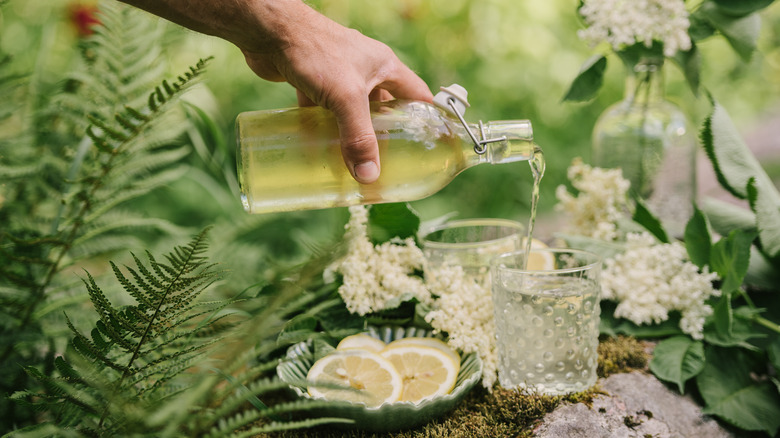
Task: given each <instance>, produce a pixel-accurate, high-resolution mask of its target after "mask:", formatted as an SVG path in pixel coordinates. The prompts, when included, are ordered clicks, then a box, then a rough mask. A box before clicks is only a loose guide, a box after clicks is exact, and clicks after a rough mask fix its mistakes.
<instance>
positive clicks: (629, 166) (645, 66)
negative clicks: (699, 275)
mask: <svg viewBox="0 0 780 438" xmlns="http://www.w3.org/2000/svg"><path fill="white" fill-rule="evenodd" d="M689 126H690V125H689V123H688V120H687V118H686V116H685V114H684V113H683V112H682V111H681V110H680V109H679V108H678V107H677V106H676V105H674V104H673V103H671V102H669V101H667V100H666V99H665V98H664V83H663V57H645V58H641V59H640V60H639V62H637V63H636V65H634V66H633V68H632V69H629V74H628V75H627V78H626V89H625V97H624V99H623V100H622V101H620V102H618V103H616V104H614V105H612V106H610V107H609V108H607V109H606V110H605V111H604V112H603V113H602V114H601V116H600V117H599V118H598V120H597V122H596V125H595V127H594V129H593V165H594V166H597V167H602V168H620V169H622V170H623V177H624V178H626V179H628V180H629V181H631V190H632V192H633V194H634V195H635V196H639V197H641V198H643V199H644V200H645V201H646V202H647V205H648V207H649V208H650V210H651V211H652V212H653V213H654V214H655V215H656V216H657V217H658V218H659V219H660V220H661V221H662V222H663V223H664V225H665V227H666V229H667V231H668V232H669V233H670V234H672V235H674V236H682V233H683V231H684V227H685V224H686V223H687V221H688V219H689V218H690V217H691V215H692V213H693V203H694V202H695V194H696V173H695V172H696V144H695V138H694V136H693V134H692V133H691V131H690V128H689Z"/></svg>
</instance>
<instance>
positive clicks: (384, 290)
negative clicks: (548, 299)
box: [324, 206, 498, 389]
mask: <svg viewBox="0 0 780 438" xmlns="http://www.w3.org/2000/svg"><path fill="white" fill-rule="evenodd" d="M349 211H350V220H349V222H348V223H347V225H346V226H345V229H346V233H345V239H346V240H347V253H346V255H345V256H344V257H343V258H342V259H340V260H337V261H336V262H334V263H333V264H332V265H331V266H329V267H328V269H326V272H325V273H324V275H325V276H326V279H327V278H332V276H333V273H336V272H338V273H340V274H341V275H342V277H343V278H342V285H341V286H340V287H339V290H338V292H339V295H340V296H341V298H342V300H343V301H344V303H345V304H346V307H347V309H348V310H349V311H350V312H352V313H356V314H358V315H365V314H367V313H371V312H377V311H381V310H384V309H387V308H389V307H391V306H394V305H397V304H398V302H399V301H401V300H406V299H411V298H416V299H417V300H418V301H420V302H421V303H424V304H426V305H427V306H429V307H430V308H431V309H433V310H431V311H430V312H429V313H428V314H427V315H426V316H425V320H426V321H427V322H428V323H429V324H431V326H432V327H433V328H434V330H437V331H441V332H446V333H447V335H448V340H447V342H448V344H449V345H450V346H451V347H453V348H455V349H460V350H461V351H463V352H464V353H477V354H479V356H480V358H481V359H482V363H483V374H482V384H483V385H484V386H485V388H487V389H490V388H492V386H493V384H494V383H495V381H496V376H497V372H496V369H497V361H498V359H497V354H496V350H495V349H496V345H495V324H494V322H493V301H492V300H491V296H490V291H489V290H488V289H487V288H486V286H485V285H483V284H482V282H479V283H478V282H477V281H476V280H475V279H474V278H472V277H470V276H468V275H467V274H466V273H465V272H464V271H463V269H462V268H461V267H459V266H454V267H450V266H444V267H440V268H439V267H437V268H433V267H431V266H428V264H427V263H426V262H425V256H424V254H423V252H422V250H420V249H419V248H418V247H417V245H416V244H415V242H414V239H411V238H410V239H406V240H400V239H395V240H391V241H390V242H385V243H382V244H381V245H374V244H372V243H371V241H370V240H369V238H368V228H367V224H368V211H367V209H366V208H365V207H362V206H360V207H351V208H350V210H349ZM421 271H423V272H424V273H425V275H424V278H423V277H420V276H419V275H418V273H419V272H421Z"/></svg>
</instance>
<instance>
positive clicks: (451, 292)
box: [425, 266, 498, 390]
mask: <svg viewBox="0 0 780 438" xmlns="http://www.w3.org/2000/svg"><path fill="white" fill-rule="evenodd" d="M425 278H426V281H427V282H428V287H429V288H430V291H431V293H432V294H433V295H435V296H437V297H438V298H437V300H436V308H435V309H434V310H432V311H431V312H429V313H428V314H427V315H426V316H425V320H426V321H427V322H428V323H429V324H431V326H433V327H434V329H436V330H439V331H443V332H446V333H447V334H448V335H449V339H448V340H447V343H448V344H449V345H450V346H451V347H452V348H456V349H460V350H461V351H463V352H464V353H477V354H479V356H480V358H482V386H484V387H485V388H487V389H488V390H489V389H491V388H492V387H493V384H494V383H495V381H496V378H497V366H498V354H497V353H496V325H495V321H494V319H493V300H492V298H491V293H490V290H489V289H487V288H486V286H485V285H484V284H483V282H481V281H477V280H475V279H474V278H472V277H470V276H468V275H466V273H465V272H464V271H463V269H462V268H461V267H460V266H446V267H443V268H438V269H435V270H432V269H430V268H429V269H426V275H425Z"/></svg>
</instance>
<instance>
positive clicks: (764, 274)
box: [745, 246, 780, 290]
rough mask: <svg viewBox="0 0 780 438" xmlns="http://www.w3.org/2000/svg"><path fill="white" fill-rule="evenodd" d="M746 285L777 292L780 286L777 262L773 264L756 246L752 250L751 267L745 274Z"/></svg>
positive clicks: (779, 271) (779, 272)
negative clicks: (779, 285)
mask: <svg viewBox="0 0 780 438" xmlns="http://www.w3.org/2000/svg"><path fill="white" fill-rule="evenodd" d="M745 284H748V285H750V286H752V287H756V288H759V289H764V290H776V289H777V285H778V284H780V269H778V268H777V262H775V263H772V262H771V261H770V260H769V259H767V258H766V254H764V253H762V252H761V251H759V250H758V249H757V248H756V247H755V246H754V247H752V248H750V265H749V266H748V271H747V274H745Z"/></svg>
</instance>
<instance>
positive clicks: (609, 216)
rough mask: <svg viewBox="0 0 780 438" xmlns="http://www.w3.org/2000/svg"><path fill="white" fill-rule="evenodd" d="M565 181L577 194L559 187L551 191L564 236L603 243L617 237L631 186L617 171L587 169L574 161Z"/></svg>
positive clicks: (628, 207) (619, 171) (596, 168)
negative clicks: (564, 223) (564, 227)
mask: <svg viewBox="0 0 780 438" xmlns="http://www.w3.org/2000/svg"><path fill="white" fill-rule="evenodd" d="M568 178H569V181H570V182H571V184H572V186H573V187H574V188H575V189H577V191H578V192H579V193H578V194H577V196H574V195H572V194H570V193H569V192H568V191H567V190H566V187H565V186H563V185H561V186H558V188H557V189H556V191H555V196H556V198H558V201H559V202H558V204H557V205H556V206H555V208H556V209H557V210H559V211H563V212H565V213H566V214H567V217H568V221H569V223H568V227H567V230H566V231H568V232H574V233H578V234H582V235H584V236H588V237H593V238H596V239H602V240H607V241H613V240H616V239H617V238H619V237H620V235H619V233H618V230H617V225H616V224H617V222H618V221H619V220H620V219H621V218H622V217H623V216H624V215H625V214H626V212H627V211H628V210H629V209H630V205H629V199H628V190H629V189H630V188H631V183H630V182H629V181H628V180H626V179H624V178H623V173H622V172H621V170H620V169H601V168H598V167H591V166H589V165H587V164H585V163H583V162H582V160H581V159H579V158H575V159H574V161H572V164H571V166H570V167H569V169H568Z"/></svg>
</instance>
